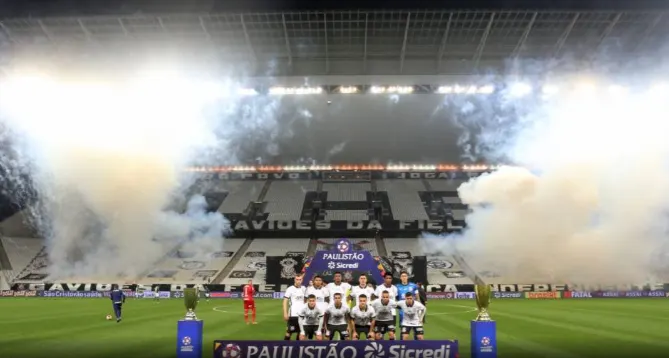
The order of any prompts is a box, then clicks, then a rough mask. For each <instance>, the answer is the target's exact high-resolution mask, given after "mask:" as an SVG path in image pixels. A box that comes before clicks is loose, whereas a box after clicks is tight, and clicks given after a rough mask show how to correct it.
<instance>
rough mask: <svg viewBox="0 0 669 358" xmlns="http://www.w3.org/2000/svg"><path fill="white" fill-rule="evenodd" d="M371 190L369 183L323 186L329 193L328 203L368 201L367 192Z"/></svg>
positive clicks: (328, 184)
mask: <svg viewBox="0 0 669 358" xmlns="http://www.w3.org/2000/svg"><path fill="white" fill-rule="evenodd" d="M371 190H372V187H371V185H370V184H369V183H324V184H323V191H326V192H327V193H328V201H367V192H369V191H371ZM332 220H337V219H332ZM341 220H344V219H341Z"/></svg>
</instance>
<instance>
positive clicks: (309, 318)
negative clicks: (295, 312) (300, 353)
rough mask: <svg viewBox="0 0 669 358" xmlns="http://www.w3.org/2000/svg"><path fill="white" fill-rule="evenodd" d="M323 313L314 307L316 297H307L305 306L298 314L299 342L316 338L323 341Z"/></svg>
mask: <svg viewBox="0 0 669 358" xmlns="http://www.w3.org/2000/svg"><path fill="white" fill-rule="evenodd" d="M323 315H324V314H323V311H321V310H320V309H319V308H318V306H317V305H316V296H314V295H309V296H307V305H306V306H305V307H304V308H302V310H301V311H300V313H299V316H300V318H299V324H300V340H301V341H306V340H307V339H313V338H314V337H316V340H317V341H322V340H323V333H322V332H323V331H322V329H323Z"/></svg>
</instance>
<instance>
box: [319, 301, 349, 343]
mask: <svg viewBox="0 0 669 358" xmlns="http://www.w3.org/2000/svg"><path fill="white" fill-rule="evenodd" d="M333 297H334V302H332V304H330V306H329V307H328V309H327V310H326V311H325V327H327V330H326V331H325V332H326V333H325V335H326V336H327V337H328V338H329V339H330V340H333V339H334V336H335V334H336V333H339V340H341V341H346V340H348V338H349V337H348V321H349V315H350V313H351V310H350V309H349V308H348V306H347V305H345V304H344V302H343V300H342V294H341V293H339V292H337V293H335V294H334V295H333Z"/></svg>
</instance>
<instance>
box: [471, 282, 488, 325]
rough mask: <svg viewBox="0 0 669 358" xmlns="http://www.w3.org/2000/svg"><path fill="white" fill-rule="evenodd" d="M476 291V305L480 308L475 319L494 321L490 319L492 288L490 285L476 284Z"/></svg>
mask: <svg viewBox="0 0 669 358" xmlns="http://www.w3.org/2000/svg"><path fill="white" fill-rule="evenodd" d="M474 292H475V293H476V307H477V308H478V310H479V313H478V315H477V316H476V320H475V321H484V322H487V321H492V319H490V314H489V313H488V307H490V298H491V296H492V289H491V288H490V286H489V285H476V286H474Z"/></svg>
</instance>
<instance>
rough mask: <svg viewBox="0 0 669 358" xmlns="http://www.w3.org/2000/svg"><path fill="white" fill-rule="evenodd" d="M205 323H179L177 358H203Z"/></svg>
mask: <svg viewBox="0 0 669 358" xmlns="http://www.w3.org/2000/svg"><path fill="white" fill-rule="evenodd" d="M203 328H204V321H183V320H182V321H179V323H178V324H177V358H202V330H203Z"/></svg>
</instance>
